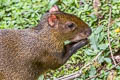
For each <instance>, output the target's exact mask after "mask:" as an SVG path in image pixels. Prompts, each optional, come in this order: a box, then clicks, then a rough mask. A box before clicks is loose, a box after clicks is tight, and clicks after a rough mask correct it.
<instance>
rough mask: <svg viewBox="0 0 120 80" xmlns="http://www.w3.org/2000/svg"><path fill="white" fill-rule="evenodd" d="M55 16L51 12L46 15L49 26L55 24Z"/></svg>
mask: <svg viewBox="0 0 120 80" xmlns="http://www.w3.org/2000/svg"><path fill="white" fill-rule="evenodd" d="M57 21H58V20H57V17H56V16H55V15H54V14H52V15H50V16H49V17H48V24H49V25H50V27H55V24H56V23H57Z"/></svg>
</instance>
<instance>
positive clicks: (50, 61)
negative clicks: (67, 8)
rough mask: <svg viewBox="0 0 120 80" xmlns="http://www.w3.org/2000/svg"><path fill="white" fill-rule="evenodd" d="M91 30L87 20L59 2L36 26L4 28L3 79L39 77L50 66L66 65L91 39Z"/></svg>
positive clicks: (0, 44)
mask: <svg viewBox="0 0 120 80" xmlns="http://www.w3.org/2000/svg"><path fill="white" fill-rule="evenodd" d="M90 34H91V29H90V28H89V27H88V25H87V24H86V23H84V22H83V21H82V20H81V19H79V18H78V17H76V16H74V15H71V14H67V13H63V12H61V11H59V9H58V7H57V6H53V7H52V8H51V9H50V11H49V12H48V13H46V14H45V15H44V16H43V17H42V19H41V21H40V22H39V24H38V25H37V26H36V27H34V28H28V29H23V30H14V29H3V30H0V80H37V79H38V77H39V76H40V74H42V73H43V72H45V71H47V70H48V69H57V68H59V67H60V66H61V65H63V64H64V63H65V62H66V61H67V60H68V59H69V58H70V57H71V56H72V54H74V53H75V52H76V51H77V50H78V49H79V48H81V47H83V46H84V45H86V44H87V43H88V40H87V38H88V36H89V35H90ZM66 40H69V41H70V43H69V44H67V45H65V44H64V41H66Z"/></svg>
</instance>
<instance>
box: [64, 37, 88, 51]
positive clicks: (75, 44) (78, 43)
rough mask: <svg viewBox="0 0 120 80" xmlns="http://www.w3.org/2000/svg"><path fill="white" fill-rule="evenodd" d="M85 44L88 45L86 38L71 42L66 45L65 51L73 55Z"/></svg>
mask: <svg viewBox="0 0 120 80" xmlns="http://www.w3.org/2000/svg"><path fill="white" fill-rule="evenodd" d="M86 44H88V39H87V38H85V39H82V40H79V41H72V42H70V43H69V44H67V45H66V49H67V51H70V52H72V53H75V52H76V51H77V50H78V49H80V48H81V47H83V46H85V45H86Z"/></svg>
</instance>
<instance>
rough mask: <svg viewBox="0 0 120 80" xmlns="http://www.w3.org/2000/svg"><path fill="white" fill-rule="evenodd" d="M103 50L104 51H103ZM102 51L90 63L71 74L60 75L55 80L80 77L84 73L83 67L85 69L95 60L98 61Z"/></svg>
mask: <svg viewBox="0 0 120 80" xmlns="http://www.w3.org/2000/svg"><path fill="white" fill-rule="evenodd" d="M102 52H103V51H102ZM102 52H100V53H98V55H97V56H96V57H95V58H94V59H93V60H92V61H91V62H89V63H88V64H86V65H84V66H83V67H82V68H81V69H80V70H79V71H77V72H75V73H72V74H70V75H66V76H63V77H60V78H58V79H55V80H71V79H75V78H77V77H79V76H80V75H81V74H82V71H83V69H85V68H86V67H88V66H90V65H91V64H92V63H93V62H94V61H96V60H97V59H98V57H99V56H100V55H101V54H102Z"/></svg>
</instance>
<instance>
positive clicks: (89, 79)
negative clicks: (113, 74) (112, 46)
mask: <svg viewBox="0 0 120 80" xmlns="http://www.w3.org/2000/svg"><path fill="white" fill-rule="evenodd" d="M118 65H120V63H118V64H116V65H114V66H113V67H112V68H111V69H108V70H105V72H109V71H111V70H113V69H114V68H115V67H117V66H118ZM101 74H103V73H99V74H97V75H95V76H92V77H90V78H88V79H86V80H91V79H93V78H96V77H98V76H100V75H101Z"/></svg>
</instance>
